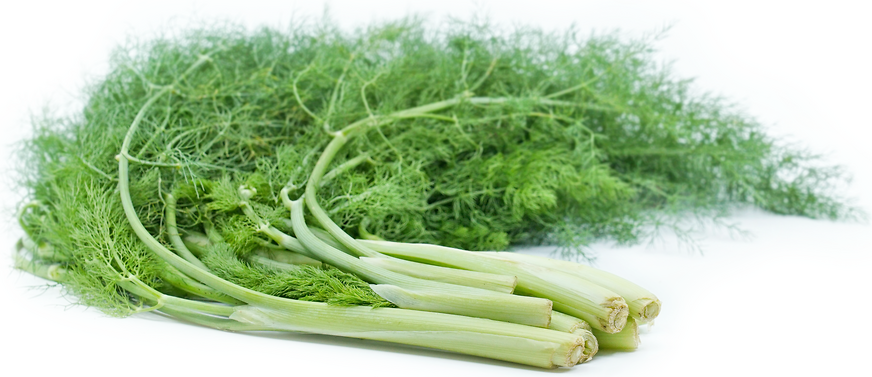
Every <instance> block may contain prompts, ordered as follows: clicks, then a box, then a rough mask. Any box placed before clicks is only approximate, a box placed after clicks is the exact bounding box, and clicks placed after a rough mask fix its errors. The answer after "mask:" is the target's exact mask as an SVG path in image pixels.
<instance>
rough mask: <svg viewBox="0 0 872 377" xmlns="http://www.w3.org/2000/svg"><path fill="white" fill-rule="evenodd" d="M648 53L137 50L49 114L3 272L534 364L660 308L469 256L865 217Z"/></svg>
mask: <svg viewBox="0 0 872 377" xmlns="http://www.w3.org/2000/svg"><path fill="white" fill-rule="evenodd" d="M651 52H652V51H651V46H650V43H649V42H648V41H644V40H642V41H630V42H627V41H623V40H621V39H620V38H617V37H614V36H600V37H593V38H588V39H582V38H579V37H577V35H576V34H575V33H574V32H567V33H564V34H549V33H543V32H541V31H537V30H531V29H521V30H518V31H516V32H514V33H508V34H506V33H498V32H495V31H493V30H492V29H490V28H488V27H486V26H482V25H473V24H462V23H452V24H450V25H449V27H446V28H444V29H437V30H432V29H427V28H425V27H423V26H422V23H421V22H420V21H419V20H416V19H408V20H402V21H398V22H393V23H387V24H382V25H377V26H373V27H370V28H367V29H365V30H359V31H358V32H356V33H353V34H349V33H344V32H341V31H340V30H338V29H336V28H335V27H333V26H331V25H317V26H314V27H313V26H305V27H300V28H297V29H293V30H290V31H288V32H279V31H276V30H271V29H261V30H258V31H255V32H248V31H246V30H243V29H236V28H233V27H225V28H215V29H202V30H195V31H190V32H188V33H186V34H184V35H183V36H180V37H178V38H177V39H157V40H152V41H149V42H145V43H141V44H131V45H130V46H127V47H124V48H121V49H119V50H118V51H116V53H115V54H114V55H113V59H112V69H111V72H110V73H109V74H108V75H107V76H106V77H105V78H104V79H103V80H102V81H100V82H99V83H97V84H96V85H95V86H93V87H92V88H90V89H89V90H88V97H89V100H88V102H87V104H86V106H85V109H84V111H83V113H82V114H81V116H79V117H74V118H71V119H50V118H47V119H42V120H40V121H39V122H37V123H36V124H35V127H34V136H33V137H32V138H31V139H30V140H28V141H27V142H26V143H25V145H24V146H23V148H22V155H21V157H22V158H21V161H22V165H23V166H24V169H22V174H23V180H22V184H23V185H24V186H25V187H26V188H27V189H28V190H29V193H30V198H29V199H30V200H29V201H28V203H27V204H25V205H23V206H22V209H21V214H20V217H19V221H20V223H21V227H22V228H23V229H24V231H25V232H26V234H27V235H26V236H25V237H24V238H23V239H22V241H21V242H20V243H19V247H18V253H17V254H16V266H17V267H19V268H21V269H23V270H26V271H28V272H31V273H33V274H36V275H38V276H42V277H45V278H48V279H51V280H55V281H58V282H60V283H62V284H63V285H64V287H65V288H66V289H68V290H69V291H70V292H72V293H73V294H74V295H75V296H76V297H78V298H79V299H80V301H81V302H82V303H83V304H86V305H90V306H95V307H98V308H100V309H102V310H104V311H105V312H107V313H109V314H112V315H118V316H124V315H129V314H132V313H137V312H140V311H144V310H159V311H162V312H164V313H166V314H168V315H171V316H174V317H177V318H180V319H183V320H187V321H191V322H194V323H198V324H202V325H205V326H210V327H215V328H220V329H225V330H234V331H272V330H275V331H306V332H314V333H322V334H329V335H338V336H350V337H359V338H365V339H376V340H383V341H390V342H398V343H404V344H411V345H418V346H426V347H432V348H439V349H444V350H449V351H454V352H461V353H469V354H473V355H478V356H484V357H490V358H496V359H501V360H508V361H512V362H517V363H524V364H529V365H536V366H541V367H555V366H572V365H575V364H577V363H579V362H583V361H587V360H589V359H590V358H591V357H593V355H594V354H595V353H596V350H597V348H598V344H600V345H604V346H608V347H611V348H617V349H627V348H635V346H636V345H637V344H638V336H637V333H636V326H637V325H638V324H639V323H646V322H649V321H651V320H653V319H654V318H655V317H656V316H657V315H658V313H659V311H660V301H659V300H658V299H657V298H656V297H655V296H654V295H653V294H651V293H650V292H648V291H647V290H645V289H643V288H641V287H638V286H636V285H635V284H632V283H630V282H628V281H626V280H624V279H622V278H619V277H617V276H614V275H611V274H608V273H605V272H603V271H598V270H595V269H592V268H589V267H586V266H582V265H578V264H574V263H570V262H557V261H552V260H549V259H538V258H532V257H525V256H521V255H515V254H506V253H473V252H469V251H465V250H505V249H506V248H507V247H509V246H510V245H513V244H520V243H552V244H559V245H562V246H564V247H565V248H566V249H567V250H575V251H578V252H582V249H581V247H582V246H583V245H586V244H588V243H590V242H591V241H593V240H596V239H603V238H605V239H612V240H616V241H619V242H633V241H637V240H639V239H640V238H642V237H645V235H646V232H648V229H651V228H652V227H653V228H657V227H658V226H659V225H662V224H663V223H664V221H665V219H669V218H672V217H673V216H675V215H678V214H685V213H693V214H696V215H698V216H702V217H717V216H719V215H721V214H723V213H724V211H726V210H727V209H729V208H730V207H731V206H735V205H739V204H752V205H756V206H759V207H761V208H764V209H767V210H770V211H774V212H777V213H786V214H797V215H804V216H809V217H823V218H844V217H849V216H852V215H853V214H854V212H853V209H852V208H850V207H849V206H847V205H845V204H844V201H843V200H841V199H840V198H839V197H837V196H835V195H833V194H832V189H833V187H834V186H835V185H838V183H839V182H840V181H841V180H842V179H843V176H842V173H841V171H840V170H839V169H838V168H834V167H819V166H817V165H816V160H815V157H814V156H813V155H810V154H807V153H805V152H802V151H797V150H794V149H789V148H786V147H783V146H780V145H779V144H778V143H777V141H776V140H774V139H772V138H770V137H768V136H766V135H764V134H763V133H762V130H761V127H760V126H759V125H758V124H757V123H755V122H754V121H753V120H752V119H750V118H748V117H745V116H743V115H742V114H740V113H737V112H735V111H732V110H731V109H730V108H729V106H727V105H725V104H724V103H722V102H721V101H720V100H718V99H714V98H710V97H706V96H698V95H693V93H692V92H691V90H690V86H689V83H688V82H687V81H682V80H677V79H674V78H672V77H671V75H670V74H669V72H668V71H666V70H664V69H662V68H660V67H658V66H657V65H655V64H653V63H652V62H651V61H652V59H651ZM387 240H389V241H387ZM437 245H439V246H437ZM463 249H465V250H463ZM512 293H519V294H517V295H516V294H512ZM555 309H556V310H555ZM598 339H599V342H598Z"/></svg>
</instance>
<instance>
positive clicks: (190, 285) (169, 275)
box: [158, 266, 243, 305]
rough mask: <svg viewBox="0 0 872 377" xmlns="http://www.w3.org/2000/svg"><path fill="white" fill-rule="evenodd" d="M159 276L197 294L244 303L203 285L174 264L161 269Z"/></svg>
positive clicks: (232, 303)
mask: <svg viewBox="0 0 872 377" xmlns="http://www.w3.org/2000/svg"><path fill="white" fill-rule="evenodd" d="M158 276H159V277H160V279H161V280H163V281H164V282H165V283H167V284H169V285H172V286H173V287H176V288H178V289H180V290H182V291H185V292H187V293H190V294H192V295H195V296H199V297H202V298H205V299H208V300H212V301H217V302H223V303H225V304H231V305H238V304H242V303H243V302H242V301H239V300H237V299H235V298H233V297H230V296H228V295H225V294H223V293H221V292H219V291H217V290H215V289H212V288H211V287H209V286H206V285H203V284H201V283H200V282H198V281H196V280H194V279H191V278H189V277H187V276H185V274H183V273H181V272H180V271H179V270H176V269H175V268H173V267H172V266H166V267H165V268H163V269H161V271H160V272H159V275H158Z"/></svg>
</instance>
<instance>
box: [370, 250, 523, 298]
mask: <svg viewBox="0 0 872 377" xmlns="http://www.w3.org/2000/svg"><path fill="white" fill-rule="evenodd" d="M360 260H361V261H363V262H366V263H369V264H372V265H375V266H379V267H382V268H384V269H387V270H390V271H394V272H398V273H401V274H404V275H409V276H412V277H416V278H419V279H426V280H432V281H441V282H443V283H449V284H456V285H463V286H467V287H474V288H481V289H487V290H489V291H496V292H503V293H512V292H514V291H515V286H516V285H517V284H518V278H516V277H514V276H509V275H499V274H490V273H486V272H477V271H467V270H458V269H456V268H448V267H440V266H433V265H429V264H423V263H415V262H410V261H407V260H402V259H397V258H371V257H361V258H360Z"/></svg>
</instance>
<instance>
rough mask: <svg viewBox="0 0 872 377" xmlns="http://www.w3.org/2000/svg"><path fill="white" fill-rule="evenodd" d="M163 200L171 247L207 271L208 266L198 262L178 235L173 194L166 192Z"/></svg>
mask: <svg viewBox="0 0 872 377" xmlns="http://www.w3.org/2000/svg"><path fill="white" fill-rule="evenodd" d="M164 200H165V201H166V205H167V208H166V216H165V217H164V219H165V220H166V225H167V237H169V239H170V243H172V245H173V248H175V249H176V253H177V254H179V256H181V257H182V258H185V260H187V261H188V262H191V264H193V265H194V266H197V267H198V268H200V269H202V270H204V271H209V268H208V267H206V265H205V264H203V262H200V260H199V259H197V257H195V256H194V254H192V253H191V251H190V250H188V248H187V247H186V246H185V243H184V242H183V241H182V238H181V236H180V235H179V228H178V226H176V197H175V196H174V195H173V194H166V196H165V197H164Z"/></svg>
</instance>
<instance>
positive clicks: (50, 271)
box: [13, 240, 66, 281]
mask: <svg viewBox="0 0 872 377" xmlns="http://www.w3.org/2000/svg"><path fill="white" fill-rule="evenodd" d="M33 246H35V244H34V245H33ZM23 250H27V251H29V252H30V253H31V254H33V253H34V251H33V250H31V249H30V248H28V245H26V244H25V243H24V241H23V240H18V242H17V243H16V245H15V255H14V258H15V262H14V265H13V266H14V267H15V268H16V269H19V270H22V271H24V272H27V273H29V274H31V275H34V276H38V277H41V278H43V279H46V280H51V281H61V280H63V277H64V274H66V270H65V269H64V268H63V265H61V264H59V263H51V264H47V263H38V262H34V261H33V260H31V259H30V258H27V257H26V256H25V255H24V254H23V253H22V251H23Z"/></svg>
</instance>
